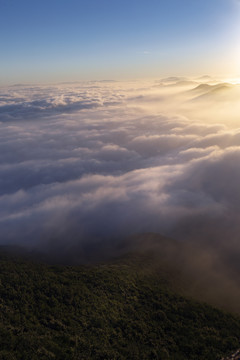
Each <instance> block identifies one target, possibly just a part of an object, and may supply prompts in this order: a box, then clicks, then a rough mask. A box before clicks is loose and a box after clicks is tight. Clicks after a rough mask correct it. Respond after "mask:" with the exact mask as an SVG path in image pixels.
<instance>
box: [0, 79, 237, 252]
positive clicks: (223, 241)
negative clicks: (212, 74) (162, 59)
mask: <svg viewBox="0 0 240 360" xmlns="http://www.w3.org/2000/svg"><path fill="white" fill-rule="evenodd" d="M239 95H240V87H239V85H233V84H227V83H223V82H219V81H214V80H212V79H210V78H200V79H194V80H192V79H191V80H189V79H182V78H168V79H162V80H154V81H132V82H115V81H92V82H82V83H64V84H57V85H46V86H40V85H21V84H18V85H14V86H9V87H1V88H0V243H1V244H24V245H27V246H38V247H39V246H42V247H44V246H49V244H54V246H56V247H57V246H62V244H64V246H68V245H69V246H71V244H72V243H76V242H82V241H93V239H94V241H96V239H119V238H124V237H126V236H129V235H130V234H134V233H144V232H157V233H161V234H164V235H167V236H171V237H174V238H175V239H180V240H183V239H186V240H191V241H198V242H208V243H209V242H211V243H212V244H216V243H217V244H218V246H219V247H220V246H221V247H223V248H224V249H225V253H228V251H229V252H231V253H232V249H234V252H239V251H240V246H239V233H240V231H239V230H240V186H239V184H240V117H239V114H240V112H239V110H240V104H239V101H238V99H239ZM214 246H215V245H214Z"/></svg>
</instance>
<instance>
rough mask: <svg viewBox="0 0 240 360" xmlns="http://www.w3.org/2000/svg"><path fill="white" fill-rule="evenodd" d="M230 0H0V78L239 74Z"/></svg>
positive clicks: (236, 9) (236, 14)
mask: <svg viewBox="0 0 240 360" xmlns="http://www.w3.org/2000/svg"><path fill="white" fill-rule="evenodd" d="M239 24H240V5H239V1H237V0H211V1H209V0H203V1H198V0H196V1H195V0H194V1H192V0H181V1H180V0H121V1H118V0H88V1H85V0H84V1H83V0H68V1H66V0H48V1H47V0H42V1H36V0H34V1H33V0H31V1H30V0H21V1H18V0H0V34H1V36H0V48H1V54H0V65H1V66H0V84H13V83H19V82H20V83H31V82H34V83H36V82H48V83H49V82H59V81H79V80H95V79H98V80H100V79H132V78H148V77H149V78H153V77H159V76H168V75H173V74H174V75H187V76H189V75H198V74H199V75H200V74H205V73H207V74H210V75H219V76H231V77H234V76H238V75H239V74H240V69H239V65H240V50H239V49H238V47H239V45H238V39H239V35H240V25H239Z"/></svg>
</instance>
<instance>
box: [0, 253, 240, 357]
mask: <svg viewBox="0 0 240 360" xmlns="http://www.w3.org/2000/svg"><path fill="white" fill-rule="evenodd" d="M142 265H143V264H142ZM143 268H144V267H143V266H141V268H139V264H136V263H134V262H132V260H130V259H128V260H127V261H122V260H121V261H116V262H114V263H108V264H103V265H95V266H52V265H47V264H43V263H37V262H31V261H30V260H24V259H23V258H22V257H21V256H17V257H16V256H9V255H6V254H3V253H2V254H1V256H0V307H1V312H0V334H1V335H0V359H7V360H8V359H23V360H28V359H29V360H30V359H31V360H33V359H59V360H60V359H64V360H66V359H163V360H164V359H174V360H176V359H179V360H180V359H205V360H206V359H220V358H221V357H222V356H225V355H227V354H229V353H230V352H232V351H234V350H236V349H238V348H239V339H240V318H239V317H238V316H234V315H230V314H228V313H225V312H222V311H220V310H217V309H215V308H213V307H210V306H208V305H206V304H203V303H199V302H196V301H193V300H190V299H187V298H185V297H183V296H180V295H178V294H175V293H173V292H172V291H171V290H169V289H168V286H167V284H166V282H165V281H164V279H163V278H161V276H160V275H159V274H156V273H154V272H150V271H146V272H145V271H144V270H143Z"/></svg>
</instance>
